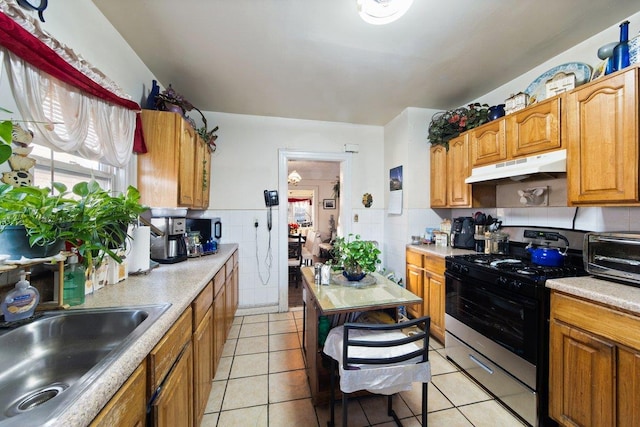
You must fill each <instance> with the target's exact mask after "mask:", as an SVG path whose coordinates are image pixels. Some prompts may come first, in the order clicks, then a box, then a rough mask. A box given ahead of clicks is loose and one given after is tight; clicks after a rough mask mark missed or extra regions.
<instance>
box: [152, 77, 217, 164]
mask: <svg viewBox="0 0 640 427" xmlns="http://www.w3.org/2000/svg"><path fill="white" fill-rule="evenodd" d="M154 82H155V80H154ZM155 106H156V109H157V110H160V111H171V112H174V113H178V114H180V115H182V116H183V117H184V118H185V119H187V120H188V121H189V123H190V124H191V126H193V128H194V129H195V131H196V133H197V134H198V135H200V138H202V141H204V143H205V144H206V146H207V149H208V150H209V152H210V153H213V152H214V151H216V147H217V146H216V143H215V141H216V139H218V135H216V134H215V133H216V132H217V131H218V126H216V127H214V128H213V129H211V130H209V128H208V126H209V125H208V123H207V119H206V118H205V117H204V114H202V111H200V109H199V108H198V107H196V106H194V105H193V104H192V103H191V102H189V101H188V100H187V99H186V98H185V97H184V96H182V95H181V94H179V93H178V92H176V90H175V89H174V88H172V87H171V84H169V87H168V88H166V89H165V90H163V91H162V92H161V93H159V94H157V95H155ZM192 110H196V111H197V112H198V113H200V118H201V119H202V124H203V126H202V127H197V126H196V125H195V122H194V121H193V119H191V118H190V117H188V116H185V114H187V112H189V111H192Z"/></svg>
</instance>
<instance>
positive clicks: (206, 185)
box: [202, 144, 211, 209]
mask: <svg viewBox="0 0 640 427" xmlns="http://www.w3.org/2000/svg"><path fill="white" fill-rule="evenodd" d="M202 145H203V146H204V155H203V159H202V173H203V177H202V209H207V208H208V207H209V200H210V194H211V153H210V152H209V149H208V148H207V147H206V145H205V144H202Z"/></svg>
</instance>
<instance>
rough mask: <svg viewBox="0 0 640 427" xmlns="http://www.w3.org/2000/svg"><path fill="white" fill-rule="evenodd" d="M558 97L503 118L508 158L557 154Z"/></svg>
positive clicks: (558, 142)
mask: <svg viewBox="0 0 640 427" xmlns="http://www.w3.org/2000/svg"><path fill="white" fill-rule="evenodd" d="M561 100H562V98H561V97H553V98H551V99H548V100H546V101H543V102H540V103H538V104H534V105H532V106H530V107H529V108H526V109H524V110H521V111H518V112H516V113H514V114H510V115H509V116H507V118H506V126H505V128H506V139H507V151H508V157H509V158H517V157H526V156H530V155H532V154H539V153H544V152H547V151H553V150H559V149H561V148H562V139H561V138H560V111H561V110H560V106H561Z"/></svg>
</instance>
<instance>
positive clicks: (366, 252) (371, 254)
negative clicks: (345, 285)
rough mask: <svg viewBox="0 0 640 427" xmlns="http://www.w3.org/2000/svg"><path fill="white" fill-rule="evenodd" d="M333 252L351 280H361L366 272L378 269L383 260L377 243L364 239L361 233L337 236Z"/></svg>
mask: <svg viewBox="0 0 640 427" xmlns="http://www.w3.org/2000/svg"><path fill="white" fill-rule="evenodd" d="M333 253H334V256H335V259H336V261H337V262H338V263H339V264H342V267H343V268H344V275H345V277H347V279H349V280H350V281H357V280H361V279H362V278H364V276H365V275H366V273H371V272H374V271H376V267H377V265H378V264H380V262H381V261H380V258H379V255H380V249H378V246H377V245H376V243H375V242H373V241H371V240H362V239H361V238H360V235H359V234H356V235H355V236H354V235H353V234H349V235H348V236H347V237H346V238H345V237H338V238H336V241H335V243H334V244H333Z"/></svg>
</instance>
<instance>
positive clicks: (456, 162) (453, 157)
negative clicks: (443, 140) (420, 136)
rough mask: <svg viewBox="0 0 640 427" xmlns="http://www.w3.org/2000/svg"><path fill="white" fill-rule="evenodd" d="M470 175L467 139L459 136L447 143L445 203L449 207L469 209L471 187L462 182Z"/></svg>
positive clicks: (464, 136)
mask: <svg viewBox="0 0 640 427" xmlns="http://www.w3.org/2000/svg"><path fill="white" fill-rule="evenodd" d="M469 175H471V168H470V167H469V137H468V135H461V136H459V137H457V138H454V139H452V140H451V141H449V155H448V156H447V203H448V205H449V206H451V207H471V185H470V184H465V182H464V180H465V179H466V178H467V177H468V176H469Z"/></svg>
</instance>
